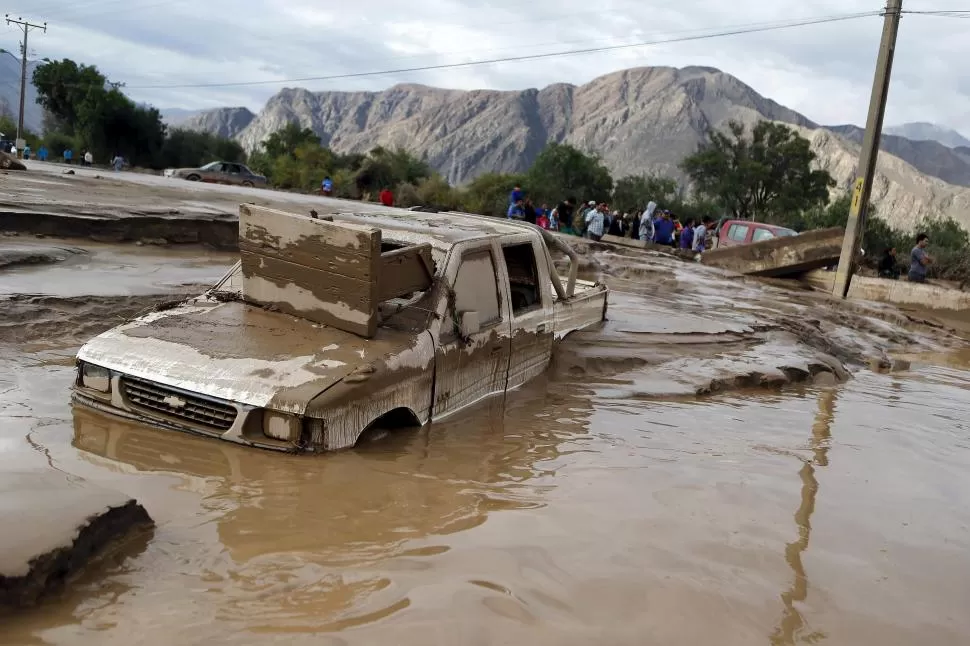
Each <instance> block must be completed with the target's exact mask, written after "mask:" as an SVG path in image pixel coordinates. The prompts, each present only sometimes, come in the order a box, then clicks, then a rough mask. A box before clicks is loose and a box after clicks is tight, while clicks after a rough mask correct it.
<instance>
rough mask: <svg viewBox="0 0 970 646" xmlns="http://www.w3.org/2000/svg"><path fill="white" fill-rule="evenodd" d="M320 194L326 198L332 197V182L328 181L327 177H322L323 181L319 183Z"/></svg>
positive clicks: (328, 177)
mask: <svg viewBox="0 0 970 646" xmlns="http://www.w3.org/2000/svg"><path fill="white" fill-rule="evenodd" d="M320 192H321V193H323V194H324V195H326V196H327V197H330V196H331V195H333V180H332V179H330V176H329V175H327V176H326V177H324V178H323V181H322V182H320Z"/></svg>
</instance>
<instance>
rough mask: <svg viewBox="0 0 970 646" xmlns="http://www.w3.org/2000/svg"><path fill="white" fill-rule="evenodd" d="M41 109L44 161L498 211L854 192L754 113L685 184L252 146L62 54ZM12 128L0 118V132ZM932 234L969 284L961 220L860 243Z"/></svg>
mask: <svg viewBox="0 0 970 646" xmlns="http://www.w3.org/2000/svg"><path fill="white" fill-rule="evenodd" d="M33 81H34V85H35V86H36V87H37V90H38V94H39V98H38V103H40V104H41V105H42V106H43V107H44V109H45V113H46V118H45V124H44V132H45V134H44V136H43V137H40V136H37V135H35V134H34V133H27V135H26V139H27V141H28V143H29V144H30V145H31V147H32V148H34V149H35V150H36V148H37V147H38V146H39V145H41V144H44V145H46V146H47V148H48V150H49V155H50V159H51V160H57V159H59V158H60V156H61V154H62V153H63V151H64V150H65V149H66V148H71V149H72V150H73V151H74V154H75V158H78V157H80V154H81V152H82V151H84V150H90V151H91V152H92V153H93V154H94V156H95V158H96V159H97V160H101V161H102V163H104V162H107V161H108V160H110V159H111V158H112V157H113V156H114V155H116V154H120V155H122V156H124V157H125V158H126V160H128V162H129V163H130V164H131V165H132V166H138V167H145V168H150V169H162V168H166V167H197V166H201V165H202V164H205V163H207V162H210V161H216V160H222V161H233V162H236V161H238V162H248V164H249V165H250V167H251V168H252V169H253V170H254V171H256V172H258V173H262V174H264V175H266V177H267V179H268V180H269V182H270V185H272V186H274V187H275V188H279V189H283V190H295V191H310V192H312V191H316V190H317V189H318V187H319V186H320V182H321V180H322V179H323V178H324V177H330V178H331V179H332V180H333V183H334V193H335V195H336V196H337V197H343V198H349V199H362V200H375V199H376V198H377V195H378V193H379V192H380V191H381V190H382V189H383V188H390V189H391V190H392V191H393V192H394V196H395V202H396V203H397V204H398V205H400V206H404V207H410V206H417V205H431V206H435V207H438V208H441V209H448V210H457V211H464V212H469V213H480V214H483V215H492V216H504V215H505V212H506V210H507V208H508V199H509V192H510V191H511V189H512V188H513V187H515V186H520V187H521V188H522V189H523V190H524V191H525V193H526V195H527V196H528V197H529V198H531V199H532V201H533V203H534V204H535V205H536V206H542V205H543V204H545V205H548V207H550V208H551V207H554V206H555V205H556V204H558V203H559V202H561V201H562V200H564V199H566V198H567V197H573V198H575V199H576V200H577V201H579V202H582V201H588V200H594V201H596V202H597V203H599V202H606V203H608V204H610V206H611V208H612V209H615V210H617V211H619V212H620V213H639V212H641V211H642V210H643V209H644V207H645V205H646V204H647V202H649V201H651V200H652V201H654V202H656V203H657V204H659V205H660V206H661V207H662V208H664V209H668V210H670V211H671V212H672V213H674V214H675V215H676V216H678V217H679V218H680V219H681V221H686V220H688V219H699V218H701V217H703V216H705V215H709V216H711V217H714V218H715V219H716V218H718V217H720V216H729V217H733V218H739V219H753V220H757V221H761V222H767V223H771V224H778V225H781V226H786V227H789V228H792V229H795V230H796V231H807V230H811V229H818V228H825V227H831V226H844V225H845V223H846V220H847V218H848V213H849V197H848V196H847V195H843V196H841V197H838V198H836V199H835V200H834V201H830V194H831V191H832V190H833V189H834V188H836V182H835V181H834V180H833V178H832V177H831V176H830V175H829V173H828V172H826V171H824V170H819V169H816V168H814V162H815V154H814V153H813V152H812V150H811V147H810V144H809V141H808V140H806V139H805V138H804V137H802V136H800V135H799V134H798V133H797V131H795V130H794V129H792V128H789V127H787V126H785V125H783V124H778V123H773V122H769V121H762V122H760V123H757V124H755V125H754V127H751V128H747V127H745V126H744V125H743V124H741V123H735V122H732V123H730V124H728V127H727V129H726V130H725V131H723V132H718V131H712V132H710V133H709V134H708V139H707V141H706V142H704V143H703V144H702V145H701V146H700V147H699V148H698V150H697V151H696V152H695V153H694V154H692V155H690V156H688V157H687V158H686V159H684V160H683V162H682V163H681V170H682V171H683V172H684V175H685V176H686V177H687V178H688V182H687V185H685V184H682V183H678V181H677V180H675V179H671V178H668V177H660V176H655V175H633V176H626V177H620V178H616V179H615V178H613V177H612V176H611V175H610V172H609V170H608V169H607V168H606V166H604V165H603V163H602V161H601V160H600V159H599V158H598V157H596V156H595V155H590V154H588V153H585V152H583V151H581V150H579V149H577V148H575V147H573V146H571V145H568V144H557V143H552V144H549V145H548V146H547V147H546V148H545V149H544V150H543V151H542V152H541V153H540V154H539V155H538V156H537V157H536V159H535V160H534V162H533V164H532V166H531V167H530V168H529V169H528V170H527V171H525V172H524V173H486V174H484V175H480V176H478V177H476V178H475V179H473V180H472V181H470V182H469V183H467V184H465V185H463V186H451V185H450V184H449V183H448V181H447V180H446V179H445V178H444V177H443V176H442V175H441V174H439V173H437V172H435V171H434V170H433V168H432V166H431V164H430V163H429V162H428V160H427V159H424V158H420V157H417V156H415V155H414V154H412V153H410V152H409V151H407V150H404V149H393V150H392V149H387V148H383V147H376V148H374V149H372V150H370V151H369V152H367V153H366V154H360V153H353V154H341V153H337V152H335V151H333V150H331V149H330V148H328V147H327V146H325V145H324V144H323V142H322V141H321V139H320V137H319V136H318V135H317V134H316V133H314V132H313V130H311V129H309V128H303V127H301V126H299V125H298V124H294V123H291V124H288V125H287V126H285V127H284V128H282V129H281V130H279V131H278V132H275V133H273V134H272V135H270V136H269V137H268V138H267V139H266V141H265V142H264V144H263V146H262V148H261V149H260V150H258V151H255V152H253V153H252V154H251V155H249V157H248V159H247V156H246V154H245V152H244V151H243V149H242V147H241V146H240V145H239V144H238V143H237V142H235V141H231V140H227V139H222V138H219V137H215V136H213V135H210V134H206V133H198V132H192V131H187V130H182V129H179V128H173V129H169V128H167V127H166V126H165V124H164V123H162V120H161V115H160V114H159V112H158V110H156V109H155V108H152V107H150V106H142V105H138V104H136V103H134V102H133V101H132V100H131V99H129V98H128V97H127V96H126V95H125V94H124V93H123V91H122V88H121V87H120V86H119V85H117V84H112V83H110V82H109V81H108V79H107V78H106V77H105V76H104V75H103V74H101V72H99V71H98V70H97V68H95V67H93V66H88V65H80V64H77V63H75V62H74V61H72V60H70V59H64V60H62V61H53V62H50V63H47V64H45V65H41V66H40V67H38V68H37V69H36V70H35V72H34V76H33ZM7 130H10V131H13V130H15V125H14V124H13V122H12V121H11V120H10V119H9V118H8V119H6V120H4V117H0V131H2V132H7ZM917 231H918V232H925V233H927V234H928V235H929V237H930V241H931V245H932V249H931V251H932V255H934V257H935V259H936V263H935V264H934V266H933V267H932V269H931V274H930V275H931V277H935V278H942V279H948V280H954V281H958V282H960V283H968V284H970V259H968V258H967V250H968V248H970V236H968V233H967V231H966V229H964V228H963V227H961V226H960V225H959V224H958V223H957V222H956V221H954V220H952V219H950V218H946V219H931V220H925V221H922V222H919V223H917V224H916V226H915V230H914V232H913V233H903V232H901V231H898V230H895V229H893V228H891V227H890V226H889V225H888V224H887V223H886V222H885V221H884V220H882V219H880V218H879V215H878V213H877V212H876V210H875V209H874V208H873V207H871V206H870V209H869V222H868V225H867V230H866V235H865V238H864V242H863V246H864V248H865V249H866V251H867V254H866V263H867V264H871V265H872V266H875V264H876V263H877V262H878V260H879V257H880V256H881V255H882V253H883V252H884V251H885V249H887V248H890V247H895V248H896V249H897V250H898V252H899V257H900V261H901V262H902V263H905V262H907V261H908V255H909V250H910V249H911V248H912V247H913V245H914V243H915V234H916V232H917Z"/></svg>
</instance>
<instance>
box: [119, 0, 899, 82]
mask: <svg viewBox="0 0 970 646" xmlns="http://www.w3.org/2000/svg"><path fill="white" fill-rule="evenodd" d="M880 15H882V11H866V12H860V13H853V14H843V15H837V16H825V17H821V18H809V19H804V20H793V21H789V22H785V23H776V24H772V25H768V26H765V25H764V24H761V25H754V26H748V27H739V28H736V29H731V30H722V31H717V32H713V33H708V34H696V35H692V36H683V37H679V38H664V39H658V40H648V41H641V42H638V43H630V44H623V45H607V46H603V47H588V48H584V49H573V50H564V51H558V52H548V53H542V54H523V55H520V56H506V57H501V58H491V59H485V60H477V61H465V62H462V63H441V64H437V65H423V66H415V67H404V68H397V69H389V70H381V71H368V72H349V73H345V74H331V75H328V76H307V77H302V78H291V79H273V80H265V81H240V82H232V83H180V84H172V85H137V86H128V89H132V90H175V89H190V88H219V87H242V86H256V85H276V84H281V83H305V82H308V81H333V80H340V79H349V78H363V77H368V76H386V75H392V74H405V73H409V72H425V71H433V70H444V69H459V68H465V67H477V66H480V65H494V64H497V63H514V62H522V61H531V60H539V59H546V58H558V57H562V56H578V55H583V54H596V53H601V52H610V51H617V50H622V49H633V48H636V47H646V46H650V45H666V44H672V43H682V42H689V41H698V40H709V39H713V38H723V37H726V36H739V35H744V34H753V33H759V32H768V31H778V30H782V29H792V28H794V27H806V26H810V25H820V24H826V23H835V22H844V21H847V20H855V19H858V18H871V17H874V16H880Z"/></svg>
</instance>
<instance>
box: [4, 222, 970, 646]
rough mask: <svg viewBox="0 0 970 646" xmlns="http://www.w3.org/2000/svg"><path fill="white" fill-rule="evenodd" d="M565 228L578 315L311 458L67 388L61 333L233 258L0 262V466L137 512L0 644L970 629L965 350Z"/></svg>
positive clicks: (732, 638) (940, 332)
mask: <svg viewBox="0 0 970 646" xmlns="http://www.w3.org/2000/svg"><path fill="white" fill-rule="evenodd" d="M49 242H50V241H49V240H44V241H42V243H43V244H48V243H49ZM18 244H20V243H18ZM62 248H68V249H69V250H70V251H63V249H62ZM28 251H30V250H28ZM580 251H581V252H582V254H583V259H584V268H585V271H586V276H585V277H587V278H597V279H600V280H604V281H606V282H607V283H609V285H610V287H611V289H612V290H613V291H612V293H611V301H610V306H609V314H608V318H609V320H608V321H607V322H605V323H604V324H603V325H601V326H599V327H597V328H595V329H591V330H587V331H584V332H581V333H577V334H575V335H572V336H570V337H569V338H568V339H567V340H566V341H565V342H564V343H563V345H562V346H561V347H560V349H559V350H558V351H557V353H556V356H555V358H554V362H553V365H552V366H551V368H550V370H549V371H548V373H547V374H546V375H545V376H543V377H541V378H539V379H538V380H536V381H534V382H532V383H531V384H529V385H528V386H527V387H525V388H523V389H520V390H519V391H516V392H513V393H510V394H509V395H507V396H506V397H505V398H499V399H492V400H489V401H487V402H485V403H484V404H482V405H480V406H478V407H477V408H475V409H474V410H471V411H467V412H465V413H462V414H459V415H456V416H454V417H452V418H449V419H448V420H447V422H445V423H435V424H432V425H430V426H427V427H424V428H421V429H408V430H401V431H395V432H391V433H389V434H385V435H384V436H382V437H379V438H376V439H372V440H371V441H369V442H367V443H365V444H363V445H361V446H358V447H357V448H355V449H353V450H349V451H344V452H340V453H336V454H332V455H322V456H320V455H318V456H290V455H284V454H275V453H269V452H264V451H260V450H255V449H247V448H243V447H238V446H235V445H232V444H229V443H226V442H219V441H214V440H207V439H200V438H194V437H189V436H186V435H182V434H179V433H173V432H167V431H162V430H157V429H153V428H148V427H142V426H138V425H133V424H131V423H128V422H125V421H121V420H118V419H112V418H108V417H105V416H102V415H99V414H95V413H89V412H84V411H80V410H78V411H72V410H71V408H70V407H69V405H68V400H69V392H68V391H69V387H70V385H71V383H72V380H73V377H74V375H73V364H72V361H73V353H74V351H75V350H76V348H77V347H78V345H79V344H80V343H82V342H83V341H84V340H85V339H86V338H88V337H89V336H91V335H92V334H95V333H97V332H99V331H100V330H103V329H106V328H107V327H110V326H111V325H114V324H116V323H117V322H119V321H120V320H124V319H125V318H127V317H130V316H133V315H136V314H137V313H138V312H140V311H144V310H145V309H148V308H151V307H154V306H156V305H157V304H158V303H160V302H165V301H168V300H172V299H177V298H180V297H181V296H182V295H184V294H188V293H193V292H195V291H198V290H199V289H200V287H199V286H200V285H205V284H208V283H212V282H214V281H215V280H216V279H218V277H219V276H220V275H221V274H222V272H223V271H224V270H225V268H227V267H228V266H229V265H230V264H231V262H232V261H233V260H234V258H233V256H231V255H227V254H219V253H217V252H205V253H203V252H201V251H199V250H197V249H196V250H186V251H179V252H176V251H171V250H165V249H160V248H154V247H148V246H146V247H135V246H123V247H119V246H112V245H97V244H92V243H88V242H84V243H61V242H58V243H56V244H51V249H48V250H46V251H41V250H38V249H34V250H33V251H31V253H33V254H34V255H35V256H36V255H37V254H41V255H42V254H44V253H46V254H49V255H51V256H57V257H58V258H60V257H61V256H63V258H61V259H59V260H50V259H48V261H32V262H31V263H11V264H9V266H7V267H6V268H5V269H2V270H0V293H2V295H0V358H2V361H0V365H2V366H3V367H4V369H3V371H2V372H0V477H2V473H3V471H5V470H12V469H24V468H38V469H57V470H60V471H63V472H65V473H67V474H69V475H70V476H72V477H73V476H77V477H81V478H84V479H86V480H89V481H91V482H94V483H97V484H101V485H104V486H107V487H110V488H113V489H117V490H121V491H124V492H125V493H128V494H130V495H132V496H134V497H135V498H137V499H138V500H139V501H141V502H142V504H144V506H145V508H146V509H147V510H148V511H149V512H150V513H151V515H152V517H153V518H154V519H155V521H156V528H155V531H154V533H153V534H152V535H151V536H150V538H149V537H143V538H139V539H135V540H130V541H125V542H122V543H120V544H118V545H115V546H114V547H113V548H112V549H111V550H109V551H108V553H106V554H104V555H103V556H101V557H100V558H99V559H98V560H97V561H96V562H95V563H93V564H92V565H91V567H89V568H87V570H86V571H85V572H84V573H83V575H82V576H81V577H80V578H79V579H77V580H74V581H72V582H71V584H70V585H69V586H68V587H67V588H66V589H65V590H64V592H63V593H61V594H59V595H58V596H56V597H54V598H49V599H48V600H47V601H46V603H44V604H42V605H41V606H39V607H37V608H35V609H33V610H29V611H24V612H20V613H17V614H15V615H8V616H4V617H2V618H0V644H18V645H20V644H23V645H33V644H58V645H60V644H64V645H67V644H70V645H72V646H75V645H79V644H80V645H87V644H90V645H92V646H93V645H97V646H111V645H119V646H121V645H124V646H128V645H130V644H212V643H233V644H239V645H249V644H253V645H256V644H260V645H261V644H287V645H294V644H295V645H300V644H308V645H309V644H313V645H328V644H333V645H335V646H336V645H338V644H339V645H344V644H382V643H393V644H401V645H408V644H414V645H421V646H426V645H427V644H448V645H452V644H498V643H508V644H534V645H542V644H550V645H552V644H555V645H561V644H576V645H580V644H582V645H586V644H629V645H631V646H633V645H637V646H639V645H642V644H646V643H651V644H717V645H719V646H733V645H738V646H741V645H745V646H747V645H750V644H769V645H780V644H805V643H816V644H826V643H830V644H853V645H858V644H863V645H867V644H872V645H883V644H920V645H921V646H928V645H935V644H940V645H943V644H947V645H949V644H954V645H956V644H966V643H970V615H968V614H967V612H966V609H967V608H968V607H970V582H968V578H967V572H970V534H968V527H970V507H968V506H967V505H966V504H965V497H966V494H965V492H966V491H967V490H968V489H970V438H968V435H970V431H968V421H967V420H970V395H968V387H970V351H968V349H967V345H966V344H965V343H964V342H963V341H961V340H960V338H959V337H958V336H957V335H955V334H954V333H952V332H950V331H948V329H947V328H946V327H945V326H940V325H938V324H935V323H932V321H929V322H928V321H924V320H923V317H921V316H920V315H919V314H918V313H912V312H911V313H909V314H906V313H903V312H900V311H899V310H896V309H893V308H890V307H884V306H879V305H875V304H862V303H833V302H832V301H831V300H829V299H828V298H826V297H824V296H822V295H819V294H816V293H812V292H807V291H804V290H798V289H790V288H786V287H783V286H781V285H780V284H776V283H772V284H767V283H763V282H757V281H753V280H747V279H742V278H740V277H737V276H733V275H729V274H725V273H722V272H718V271H716V270H712V269H709V268H704V267H701V266H697V265H696V264H693V263H685V262H680V261H677V260H673V259H670V258H664V257H660V256H656V255H651V254H647V253H641V252H635V253H634V252H631V253H619V252H616V251H609V250H606V249H605V247H595V248H593V247H585V246H584V247H582V248H581V249H580ZM23 253H25V252H23V250H21V251H18V254H23ZM27 255H30V254H29V253H28V254H27ZM904 368H905V369H904ZM12 526H13V525H11V524H7V523H5V530H4V531H8V529H9V528H10V527H12Z"/></svg>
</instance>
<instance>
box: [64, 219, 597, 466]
mask: <svg viewBox="0 0 970 646" xmlns="http://www.w3.org/2000/svg"><path fill="white" fill-rule="evenodd" d="M314 216H315V217H309V216H303V215H294V214H290V213H284V212H282V211H274V210H271V209H267V208H263V207H257V206H253V205H243V206H242V207H241V208H240V240H239V247H240V262H239V263H238V264H237V265H236V266H235V267H233V268H232V269H231V270H230V271H229V273H228V274H227V275H226V276H225V277H224V278H223V279H222V280H221V281H220V282H219V283H218V284H217V285H216V286H215V287H213V288H212V289H210V290H209V291H208V292H206V293H204V294H202V295H201V296H199V297H196V298H193V299H189V300H188V301H185V302H183V303H180V304H178V305H176V306H173V307H169V308H167V309H163V310H161V311H153V312H151V313H149V314H146V315H144V316H141V317H139V318H137V319H135V320H132V321H130V322H128V323H125V324H123V325H120V326H118V327H116V328H114V329H112V330H109V331H108V332H105V333H104V334H101V335H100V336H98V337H95V338H94V339H92V340H91V341H89V342H88V343H86V344H85V345H84V346H83V347H82V348H81V349H80V351H79V352H78V356H77V365H78V372H77V380H76V383H75V387H74V392H73V400H74V402H75V404H76V405H80V406H84V407H89V408H94V409H97V410H99V411H102V412H106V413H110V414H114V415H118V416H122V417H126V418H129V419H134V420H138V421H142V422H145V423H148V424H152V425H155V426H159V427H165V428H169V429H175V430H180V431H187V432H191V433H197V434H202V435H208V436H214V437H218V438H221V439H224V440H229V441H232V442H238V443H242V444H248V445H253V446H258V447H263V448H268V449H277V450H282V451H327V450H335V449H342V448H346V447H351V446H353V445H354V444H355V443H356V442H357V440H358V438H360V436H361V435H362V434H363V433H364V432H365V431H366V430H368V429H370V428H375V427H376V428H385V427H391V426H412V425H414V426H417V425H423V424H426V423H428V422H430V421H431V420H437V419H441V418H443V417H445V416H448V415H451V414H453V413H455V412H457V411H459V410H461V409H463V408H465V407H467V406H470V405H472V404H474V403H476V402H478V401H480V400H482V399H484V398H486V397H489V396H491V395H495V394H501V393H504V392H505V391H507V390H510V389H512V388H516V387H518V386H521V385H522V384H524V383H525V382H527V381H529V380H530V379H532V378H534V377H536V376H538V375H540V374H541V373H542V372H543V371H545V369H546V367H547V366H548V364H549V361H550V357H551V353H552V349H553V344H554V343H555V342H556V341H558V340H560V339H562V338H563V337H565V336H566V335H567V334H569V333H570V332H573V331H575V330H578V329H581V328H584V327H588V326H591V325H594V324H597V323H599V322H600V321H602V320H603V319H604V317H605V314H606V301H607V289H606V287H605V286H603V285H600V284H595V283H591V282H587V281H580V280H577V279H576V272H577V257H576V255H575V253H574V252H573V251H572V250H571V249H570V248H569V247H568V246H567V245H565V244H564V243H563V242H561V241H560V239H559V238H557V237H555V236H553V235H551V234H549V233H548V232H543V231H542V230H541V229H539V228H537V227H534V226H532V225H530V224H526V223H518V222H507V221H504V220H498V219H493V218H485V217H479V216H473V215H453V214H438V213H413V212H408V211H404V210H403V209H394V208H385V207H378V206H367V205H361V206H360V207H358V211H357V212H355V213H340V212H336V211H335V212H334V213H331V214H323V215H322V216H321V215H320V214H316V213H314ZM550 247H552V248H553V249H554V250H557V251H558V252H561V253H563V254H565V255H566V256H568V257H569V260H570V271H569V276H568V278H561V277H560V276H559V275H558V273H557V271H556V268H555V265H554V263H553V257H552V255H551V253H550Z"/></svg>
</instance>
